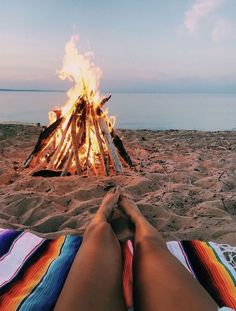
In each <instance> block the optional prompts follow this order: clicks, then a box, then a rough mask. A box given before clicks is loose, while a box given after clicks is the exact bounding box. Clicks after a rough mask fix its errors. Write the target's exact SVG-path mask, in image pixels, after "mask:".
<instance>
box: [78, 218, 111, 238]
mask: <svg viewBox="0 0 236 311" xmlns="http://www.w3.org/2000/svg"><path fill="white" fill-rule="evenodd" d="M111 233H113V232H112V228H111V225H110V224H109V223H108V222H106V221H99V222H96V221H92V222H91V223H90V224H89V225H88V227H87V228H86V230H85V233H84V237H86V236H87V237H88V236H91V235H96V236H97V237H100V236H106V235H109V234H111Z"/></svg>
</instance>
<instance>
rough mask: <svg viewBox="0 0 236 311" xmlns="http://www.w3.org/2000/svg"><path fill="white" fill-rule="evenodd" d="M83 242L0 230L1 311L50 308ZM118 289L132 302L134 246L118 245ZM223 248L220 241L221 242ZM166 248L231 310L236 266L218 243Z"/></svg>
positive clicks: (182, 243)
mask: <svg viewBox="0 0 236 311" xmlns="http://www.w3.org/2000/svg"><path fill="white" fill-rule="evenodd" d="M81 243H82V237H80V236H60V237H59V238H57V239H54V240H46V239H42V238H40V237H38V236H36V235H34V234H32V233H30V232H20V231H15V230H9V229H8V230H1V229H0V310H1V311H15V310H20V311H32V310H34V311H37V310H42V311H49V310H53V308H54V306H55V304H56V301H57V299H58V297H59V295H60V292H61V289H62V287H63V284H64V282H65V280H66V277H67V274H68V272H69V270H70V267H71V265H72V263H73V260H74V258H75V256H76V253H77V251H78V250H79V247H80V245H81ZM121 245H122V251H123V290H124V297H125V301H126V304H127V308H131V307H132V305H133V293H132V288H133V278H132V261H133V244H132V242H131V241H127V242H125V243H122V244H121ZM223 246H224V247H225V245H223ZM167 247H168V249H169V251H170V252H171V253H172V254H173V255H174V256H175V257H176V258H177V259H178V260H179V261H180V262H181V263H182V264H183V265H184V266H185V268H186V269H187V270H188V271H189V272H190V273H192V274H193V276H194V277H195V278H196V279H197V280H198V281H199V282H200V283H201V284H202V285H203V286H204V287H205V289H206V290H207V291H208V292H209V293H210V295H211V296H212V297H213V298H214V299H215V301H216V302H217V303H218V305H219V306H220V307H222V306H227V307H231V308H234V309H236V271H235V269H236V268H235V267H236V265H233V264H232V262H230V260H229V258H233V257H235V258H236V248H233V247H231V248H229V249H230V250H231V252H232V249H233V254H230V255H231V256H226V255H225V252H223V251H222V245H221V244H216V243H213V242H208V243H205V242H201V241H180V242H176V241H171V242H167Z"/></svg>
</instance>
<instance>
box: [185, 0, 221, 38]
mask: <svg viewBox="0 0 236 311" xmlns="http://www.w3.org/2000/svg"><path fill="white" fill-rule="evenodd" d="M221 4H222V0H196V1H195V3H194V4H193V6H192V7H191V8H190V9H189V10H188V11H187V12H185V21H184V26H185V28H186V29H187V31H188V33H190V34H193V33H195V32H196V31H197V30H198V26H199V23H200V21H201V20H202V19H203V18H205V17H206V16H208V14H210V13H211V12H213V11H214V10H216V9H217V8H218V7H219V6H220V5H221Z"/></svg>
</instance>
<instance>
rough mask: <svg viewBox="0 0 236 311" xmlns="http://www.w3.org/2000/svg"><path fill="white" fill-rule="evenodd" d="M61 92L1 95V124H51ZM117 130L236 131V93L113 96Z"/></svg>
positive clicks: (62, 96)
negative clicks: (11, 122)
mask: <svg viewBox="0 0 236 311" xmlns="http://www.w3.org/2000/svg"><path fill="white" fill-rule="evenodd" d="M65 100H66V94H64V93H59V92H52V93H49V92H0V122H2V121H19V122H40V123H41V124H47V123H48V111H49V110H51V109H52V108H53V107H55V106H56V105H63V103H64V102H65ZM107 107H108V108H109V113H110V115H115V116H116V117H117V122H116V127H122V128H130V129H141V128H147V129H196V130H211V131H214V130H232V129H236V94H112V99H111V100H110V102H108V103H107Z"/></svg>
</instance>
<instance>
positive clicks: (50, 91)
mask: <svg viewBox="0 0 236 311" xmlns="http://www.w3.org/2000/svg"><path fill="white" fill-rule="evenodd" d="M0 92H41V93H65V92H66V90H40V89H39V90H38V89H0Z"/></svg>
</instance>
